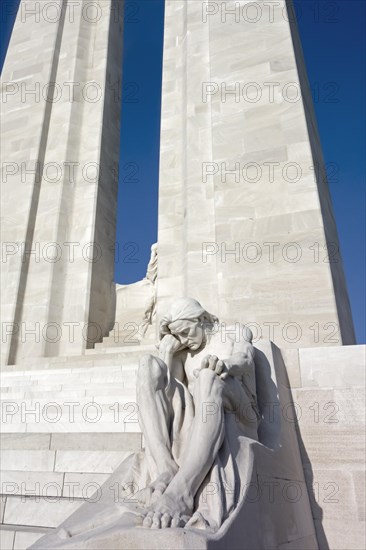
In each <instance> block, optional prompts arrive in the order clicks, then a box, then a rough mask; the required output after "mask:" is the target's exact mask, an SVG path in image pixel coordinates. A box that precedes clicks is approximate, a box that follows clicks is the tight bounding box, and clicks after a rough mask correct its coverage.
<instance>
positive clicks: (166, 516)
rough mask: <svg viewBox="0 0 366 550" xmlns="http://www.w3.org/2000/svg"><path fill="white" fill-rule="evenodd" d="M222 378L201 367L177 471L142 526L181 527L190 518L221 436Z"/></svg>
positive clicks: (222, 425) (222, 432)
mask: <svg viewBox="0 0 366 550" xmlns="http://www.w3.org/2000/svg"><path fill="white" fill-rule="evenodd" d="M224 387H225V382H224V381H223V380H221V379H220V377H219V376H217V374H216V373H215V372H213V371H212V370H211V369H203V370H201V371H200V373H199V376H198V380H197V382H196V385H195V390H194V403H195V410H196V414H195V418H194V420H193V424H192V429H191V434H190V438H189V441H188V442H187V445H186V448H185V450H184V452H183V457H182V463H181V467H180V469H179V471H178V472H177V474H176V475H175V477H174V478H173V479H172V481H171V483H170V484H169V486H168V488H167V489H166V491H165V492H164V494H163V495H162V496H161V498H160V499H159V500H158V502H157V503H156V504H155V505H154V506H153V510H151V511H149V512H148V513H147V515H146V517H145V520H144V526H145V527H155V528H160V527H163V528H164V527H169V526H171V527H182V526H184V524H185V523H186V522H187V521H188V520H189V518H190V516H191V515H192V510H193V500H194V497H195V494H196V493H197V491H198V489H199V487H200V485H201V484H202V482H203V480H204V478H205V477H206V475H207V473H208V472H209V470H210V468H211V466H212V464H213V461H214V459H215V457H216V454H217V452H218V451H219V449H220V447H221V445H222V442H223V439H224V408H223V397H222V395H223V391H224Z"/></svg>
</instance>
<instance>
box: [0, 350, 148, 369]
mask: <svg viewBox="0 0 366 550" xmlns="http://www.w3.org/2000/svg"><path fill="white" fill-rule="evenodd" d="M144 353H153V354H155V355H156V354H157V349H156V346H155V345H154V344H147V345H140V346H125V347H124V346H121V347H118V348H112V352H110V351H109V350H108V354H107V355H108V361H110V360H111V358H110V355H114V356H115V357H114V359H117V360H118V359H124V358H127V357H129V356H131V355H132V356H135V357H136V358H138V357H140V355H144ZM103 360H106V354H105V353H100V350H94V349H87V350H85V354H83V355H60V356H59V357H27V358H24V359H22V361H20V362H19V363H16V364H14V365H2V366H1V371H2V372H6V371H12V372H13V371H24V370H33V369H34V370H41V369H42V368H44V369H47V368H52V369H59V368H64V367H68V368H70V365H73V364H75V367H76V365H77V366H78V367H79V368H80V367H84V366H87V367H89V366H93V364H94V363H96V366H98V361H100V362H102V361H103ZM40 367H41V369H40Z"/></svg>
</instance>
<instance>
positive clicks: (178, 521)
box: [171, 514, 190, 528]
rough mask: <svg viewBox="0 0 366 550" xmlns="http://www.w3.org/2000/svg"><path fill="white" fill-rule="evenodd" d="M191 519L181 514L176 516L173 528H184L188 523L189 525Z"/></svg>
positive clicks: (173, 520)
mask: <svg viewBox="0 0 366 550" xmlns="http://www.w3.org/2000/svg"><path fill="white" fill-rule="evenodd" d="M189 519H190V517H189V516H181V515H180V514H174V517H173V519H172V524H171V527H173V528H179V527H184V526H185V525H186V523H188V521H189Z"/></svg>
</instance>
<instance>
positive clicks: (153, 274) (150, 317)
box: [139, 243, 158, 339]
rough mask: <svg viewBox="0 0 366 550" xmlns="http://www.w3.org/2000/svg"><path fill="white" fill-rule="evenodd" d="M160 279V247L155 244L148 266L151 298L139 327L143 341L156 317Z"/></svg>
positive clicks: (147, 274) (147, 277) (147, 278)
mask: <svg viewBox="0 0 366 550" xmlns="http://www.w3.org/2000/svg"><path fill="white" fill-rule="evenodd" d="M157 278H158V245H157V243H155V244H153V245H152V247H151V256H150V261H149V263H148V266H147V272H146V277H145V279H146V280H148V281H150V283H151V296H150V298H149V300H148V301H147V303H146V309H145V312H144V318H143V320H142V323H141V325H140V327H139V334H140V337H141V339H142V338H143V337H144V336H145V334H146V332H147V330H148V328H149V326H150V325H152V324H153V321H154V319H155V316H156V286H157V285H156V283H157Z"/></svg>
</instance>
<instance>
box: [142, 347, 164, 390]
mask: <svg viewBox="0 0 366 550" xmlns="http://www.w3.org/2000/svg"><path fill="white" fill-rule="evenodd" d="M137 383H138V386H139V387H140V388H141V389H142V388H147V387H148V388H150V389H153V390H159V389H163V388H164V387H165V385H166V368H164V366H163V365H162V364H161V361H159V359H158V358H157V357H155V356H154V355H145V356H144V357H142V359H141V360H140V365H139V368H138V371H137Z"/></svg>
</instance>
